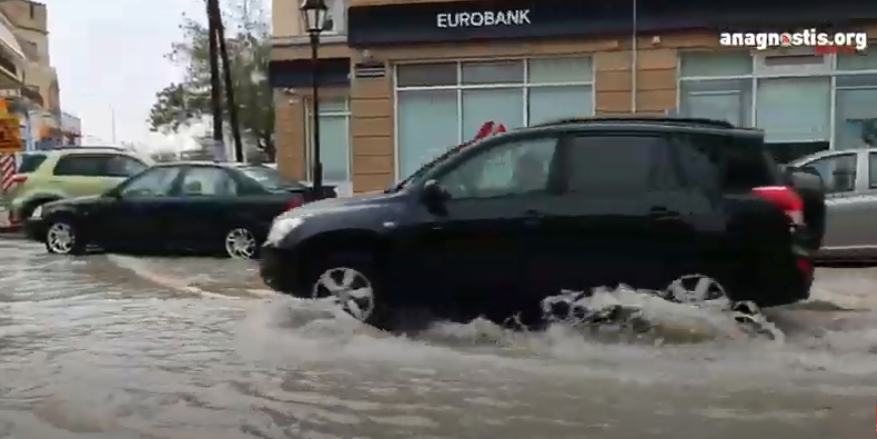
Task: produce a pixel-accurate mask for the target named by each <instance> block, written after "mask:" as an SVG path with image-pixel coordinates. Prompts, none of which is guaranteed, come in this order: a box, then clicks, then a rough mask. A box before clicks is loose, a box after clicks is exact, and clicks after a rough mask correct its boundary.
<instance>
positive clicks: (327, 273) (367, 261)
mask: <svg viewBox="0 0 877 439" xmlns="http://www.w3.org/2000/svg"><path fill="white" fill-rule="evenodd" d="M383 284H384V283H383V281H382V279H381V278H380V275H379V270H377V267H376V265H375V261H374V257H373V256H372V255H371V254H370V253H368V252H365V251H342V252H337V253H329V254H328V255H326V256H324V257H322V258H320V260H319V261H318V262H317V263H315V264H313V266H312V267H311V268H310V269H309V270H308V274H307V275H306V277H305V282H304V291H302V294H299V295H298V296H299V297H303V298H308V299H324V298H329V297H333V298H334V299H335V301H336V302H337V303H338V304H339V305H340V306H341V308H342V309H343V310H344V311H345V312H346V313H347V314H349V315H350V316H351V317H353V318H355V319H357V320H359V321H361V322H363V323H365V324H368V325H371V326H375V327H377V328H380V329H386V326H387V325H388V323H389V316H390V310H389V307H388V306H387V304H386V303H385V301H384V300H385V296H384V290H383Z"/></svg>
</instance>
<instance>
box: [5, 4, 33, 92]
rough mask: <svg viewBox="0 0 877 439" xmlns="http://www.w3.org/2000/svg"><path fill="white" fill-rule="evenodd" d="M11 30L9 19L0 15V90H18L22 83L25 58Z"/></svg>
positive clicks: (12, 27) (11, 25)
mask: <svg viewBox="0 0 877 439" xmlns="http://www.w3.org/2000/svg"><path fill="white" fill-rule="evenodd" d="M13 29H14V26H13V24H12V23H11V22H10V21H9V19H8V18H7V17H6V16H5V15H4V14H3V13H0V89H18V88H20V87H21V86H22V82H23V81H24V68H25V65H26V63H27V57H26V56H25V55H24V51H23V50H22V49H21V45H19V44H18V39H17V38H15V32H14V31H13Z"/></svg>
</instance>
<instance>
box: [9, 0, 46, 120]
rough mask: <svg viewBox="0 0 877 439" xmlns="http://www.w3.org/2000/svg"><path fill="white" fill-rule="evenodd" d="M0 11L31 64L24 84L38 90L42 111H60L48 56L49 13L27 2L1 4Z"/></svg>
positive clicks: (28, 62)
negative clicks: (9, 22)
mask: <svg viewBox="0 0 877 439" xmlns="http://www.w3.org/2000/svg"><path fill="white" fill-rule="evenodd" d="M0 11H2V12H3V13H4V14H6V16H7V17H8V18H9V21H11V22H12V23H13V24H14V25H15V27H16V29H15V34H16V37H18V38H19V41H20V42H21V44H22V46H27V47H22V49H23V50H24V52H25V53H26V54H27V55H28V61H27V64H26V66H25V69H24V76H25V84H26V85H29V86H34V87H37V88H39V90H40V95H41V96H42V98H43V108H46V109H48V110H58V109H60V107H61V103H60V96H59V87H58V75H57V73H56V72H55V69H53V68H52V67H51V65H52V63H51V58H50V56H49V31H48V28H49V26H48V11H47V8H46V6H45V5H43V4H41V3H36V2H30V1H26V0H10V1H3V2H0Z"/></svg>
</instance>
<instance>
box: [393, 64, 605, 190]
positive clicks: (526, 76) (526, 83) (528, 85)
mask: <svg viewBox="0 0 877 439" xmlns="http://www.w3.org/2000/svg"><path fill="white" fill-rule="evenodd" d="M555 59H588V60H589V62H590V70H591V71H590V77H589V78H588V79H587V80H582V81H564V82H553V83H543V82H532V81H531V75H530V65H531V62H532V61H539V60H555ZM479 62H485V63H490V62H493V63H507V62H518V63H522V65H523V78H522V81H521V82H520V83H509V82H501V83H493V84H480V83H479V84H463V65H464V64H469V63H479ZM435 64H454V65H455V67H456V83H455V84H453V85H437V86H430V85H423V86H399V85H398V84H399V68H400V67H402V68H404V67H406V66H411V65H423V66H429V65H435ZM596 75H597V69H596V63H595V62H594V56H593V55H591V54H583V55H554V56H535V57H499V58H483V57H476V58H462V59H456V60H454V61H446V60H441V61H438V60H429V61H427V60H414V61H405V62H399V63H395V64H394V65H393V134H394V136H393V157H394V169H393V174H394V178H395V179H396V180H398V179H400V178H403V177H405V175H402V169H401V163H400V161H399V156H400V144H399V93H400V92H416V91H440V90H445V91H453V92H455V94H456V104H457V121H456V122H457V144H461V143H463V142H466V141H468V140H470V139H464V138H463V132H464V123H463V117H462V113H463V111H462V107H463V91H465V90H497V89H506V90H508V89H519V90H520V92H521V102H522V103H523V105H522V109H523V114H522V118H521V121H522V122H523V126H524V127H527V126H530V90H532V89H537V90H538V89H547V88H564V87H588V88H589V89H590V93H591V102H590V111H591V114H590V115H584V114H583V115H582V116H591V115H593V114H594V113H595V111H596V86H595V83H596ZM452 146H454V145H448V147H452Z"/></svg>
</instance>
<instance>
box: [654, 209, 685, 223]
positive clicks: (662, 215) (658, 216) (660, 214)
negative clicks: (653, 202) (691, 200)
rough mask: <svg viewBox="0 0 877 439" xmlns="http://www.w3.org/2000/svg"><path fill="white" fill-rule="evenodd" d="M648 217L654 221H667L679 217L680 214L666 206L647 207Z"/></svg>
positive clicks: (680, 216)
mask: <svg viewBox="0 0 877 439" xmlns="http://www.w3.org/2000/svg"><path fill="white" fill-rule="evenodd" d="M649 217H650V218H652V220H655V221H668V220H678V219H681V218H682V215H680V214H679V212H675V211H672V210H670V209H667V208H666V207H653V208H651V209H649Z"/></svg>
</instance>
